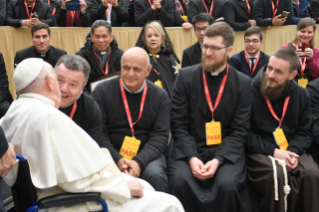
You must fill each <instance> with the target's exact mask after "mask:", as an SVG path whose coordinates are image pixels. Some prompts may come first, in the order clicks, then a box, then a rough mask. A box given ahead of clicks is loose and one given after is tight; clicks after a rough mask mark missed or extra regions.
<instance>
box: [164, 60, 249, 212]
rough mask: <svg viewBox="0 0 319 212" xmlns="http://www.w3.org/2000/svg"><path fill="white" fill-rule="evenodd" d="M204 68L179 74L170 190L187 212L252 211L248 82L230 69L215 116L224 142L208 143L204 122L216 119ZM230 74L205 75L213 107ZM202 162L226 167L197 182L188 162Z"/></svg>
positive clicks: (176, 86)
mask: <svg viewBox="0 0 319 212" xmlns="http://www.w3.org/2000/svg"><path fill="white" fill-rule="evenodd" d="M202 73H203V72H202V68H201V64H198V65H194V66H189V67H185V68H183V69H181V70H180V72H179V76H178V77H177V79H176V82H175V85H174V89H173V95H172V103H171V105H172V113H171V114H172V127H171V130H172V134H173V138H174V155H173V159H171V160H170V161H169V172H168V176H169V186H168V189H169V192H170V193H171V194H173V195H175V196H177V197H178V198H179V200H180V201H181V202H182V204H183V206H184V208H185V211H186V212H212V211H218V212H235V211H236V212H248V211H251V202H250V198H249V194H248V189H247V186H246V168H245V154H244V144H245V141H246V139H247V137H248V135H249V120H250V111H251V88H250V79H249V77H247V76H245V75H244V74H242V73H240V72H238V71H236V70H235V69H234V68H232V67H231V66H229V73H228V77H227V80H226V84H225V88H224V92H223V94H222V97H221V100H220V103H219V105H218V107H217V108H216V110H215V112H214V120H215V121H219V122H221V127H222V130H221V131H222V143H221V144H220V145H212V146H207V145H206V134H205V123H207V122H211V121H212V113H211V111H210V109H209V106H208V104H207V100H206V96H205V92H204V84H203V74H202ZM225 74H226V70H225V69H224V70H223V71H222V72H220V73H219V74H218V75H217V76H212V75H211V73H208V72H205V75H206V80H207V86H208V90H209V93H210V96H211V100H212V103H213V104H215V101H216V97H217V94H218V90H219V87H220V85H221V82H222V79H223V77H224V76H225ZM191 157H198V158H199V159H200V160H201V161H202V162H203V163H204V164H205V163H206V162H207V161H209V160H212V159H214V158H217V159H219V160H220V161H222V162H223V163H222V164H221V165H220V166H219V167H218V169H217V170H216V173H215V175H214V177H212V178H210V179H207V180H204V181H202V180H198V179H197V178H195V177H194V176H193V175H192V172H191V169H190V166H189V164H188V160H189V159H190V158H191Z"/></svg>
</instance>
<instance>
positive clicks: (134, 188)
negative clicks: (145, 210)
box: [126, 180, 143, 198]
mask: <svg viewBox="0 0 319 212" xmlns="http://www.w3.org/2000/svg"><path fill="white" fill-rule="evenodd" d="M126 183H127V185H128V187H129V189H130V191H131V196H132V197H136V198H141V197H142V196H143V186H142V184H141V183H139V182H138V181H137V180H129V181H126Z"/></svg>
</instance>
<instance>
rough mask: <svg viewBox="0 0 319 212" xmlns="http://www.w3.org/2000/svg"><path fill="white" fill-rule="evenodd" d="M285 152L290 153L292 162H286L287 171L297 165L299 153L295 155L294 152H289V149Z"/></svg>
mask: <svg viewBox="0 0 319 212" xmlns="http://www.w3.org/2000/svg"><path fill="white" fill-rule="evenodd" d="M287 152H288V154H289V155H290V157H291V159H292V162H293V164H286V167H287V169H288V171H292V170H294V169H295V168H296V167H297V166H298V157H299V155H297V154H296V153H294V152H291V151H287Z"/></svg>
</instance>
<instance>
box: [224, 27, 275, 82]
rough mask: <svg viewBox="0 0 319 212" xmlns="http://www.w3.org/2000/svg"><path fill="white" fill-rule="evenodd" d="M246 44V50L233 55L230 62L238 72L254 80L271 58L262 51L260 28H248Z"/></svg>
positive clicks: (245, 37)
mask: <svg viewBox="0 0 319 212" xmlns="http://www.w3.org/2000/svg"><path fill="white" fill-rule="evenodd" d="M244 44H245V50H244V51H241V52H239V53H238V54H235V55H233V56H232V57H231V58H230V59H229V61H228V62H229V65H231V66H232V67H233V68H235V69H236V70H237V71H240V72H242V73H244V74H246V75H247V76H249V77H251V78H254V77H255V76H256V75H257V73H258V71H259V69H261V68H262V67H263V66H264V65H265V64H267V63H268V60H269V56H268V55H266V54H265V53H263V52H262V51H260V48H261V47H262V45H263V44H264V41H263V33H262V32H261V30H260V29H259V28H258V27H250V28H248V29H247V30H246V31H245V34H244Z"/></svg>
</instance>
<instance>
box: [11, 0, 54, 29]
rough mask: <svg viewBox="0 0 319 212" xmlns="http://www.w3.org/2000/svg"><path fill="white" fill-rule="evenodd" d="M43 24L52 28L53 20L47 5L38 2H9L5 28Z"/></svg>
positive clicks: (30, 0) (14, 0)
mask: <svg viewBox="0 0 319 212" xmlns="http://www.w3.org/2000/svg"><path fill="white" fill-rule="evenodd" d="M39 22H43V23H46V24H48V25H49V26H54V19H53V16H52V14H51V10H50V7H49V5H48V4H46V3H43V2H41V1H40V0H10V1H9V4H8V6H7V20H6V25H7V26H13V27H20V26H27V27H29V28H31V27H32V26H33V25H35V24H37V23H39Z"/></svg>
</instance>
